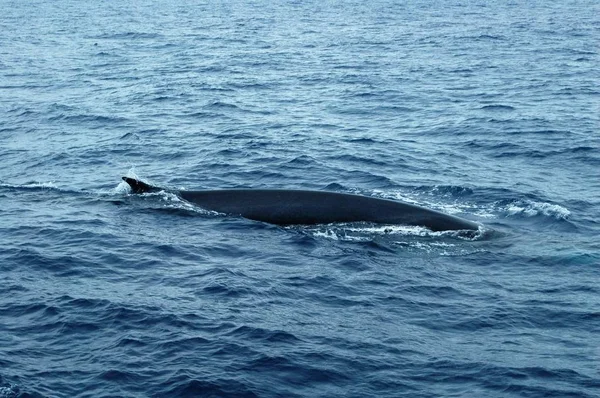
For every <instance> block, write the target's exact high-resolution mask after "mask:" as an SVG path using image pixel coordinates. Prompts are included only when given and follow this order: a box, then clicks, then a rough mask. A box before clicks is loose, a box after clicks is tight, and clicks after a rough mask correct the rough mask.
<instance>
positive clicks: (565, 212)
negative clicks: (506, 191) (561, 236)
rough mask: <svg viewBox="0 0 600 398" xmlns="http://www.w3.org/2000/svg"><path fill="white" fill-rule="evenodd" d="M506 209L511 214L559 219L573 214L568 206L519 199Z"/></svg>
mask: <svg viewBox="0 0 600 398" xmlns="http://www.w3.org/2000/svg"><path fill="white" fill-rule="evenodd" d="M504 211H505V212H506V213H508V215H510V216H514V215H523V216H526V217H534V216H538V215H543V216H546V217H552V218H555V219H557V220H564V219H567V218H568V217H569V216H570V215H571V212H570V211H569V209H567V208H566V207H563V206H560V205H557V204H552V203H547V202H536V201H517V202H514V203H511V204H509V205H507V206H506V207H505V209H504Z"/></svg>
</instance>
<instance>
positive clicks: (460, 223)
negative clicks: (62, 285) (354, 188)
mask: <svg viewBox="0 0 600 398" xmlns="http://www.w3.org/2000/svg"><path fill="white" fill-rule="evenodd" d="M123 180H124V181H125V182H127V184H129V186H130V187H131V189H132V191H133V192H134V193H145V192H159V191H162V190H163V189H162V188H159V187H154V186H151V185H148V184H146V183H144V182H142V181H139V180H136V179H134V178H129V177H123ZM174 193H175V194H177V195H178V196H179V197H180V198H182V199H184V200H186V201H188V202H190V203H193V204H195V205H198V206H200V207H201V208H203V209H206V210H213V211H216V212H219V213H225V214H232V215H240V216H242V217H244V218H248V219H250V220H256V221H263V222H267V223H270V224H276V225H295V224H300V225H302V224H304V225H311V224H329V223H338V222H359V221H366V222H373V223H379V224H403V225H413V226H423V227H427V228H429V229H430V230H432V231H449V230H477V229H479V225H478V224H477V223H475V222H472V221H469V220H464V219H462V218H459V217H455V216H451V215H449V214H444V213H442V212H439V211H436V210H431V209H427V208H425V207H421V206H417V205H414V204H410V203H405V202H400V201H396V200H388V199H379V198H372V197H368V196H362V195H354V194H347V193H339V192H329V191H308V190H288V189H221V190H203V191H176V192H174Z"/></svg>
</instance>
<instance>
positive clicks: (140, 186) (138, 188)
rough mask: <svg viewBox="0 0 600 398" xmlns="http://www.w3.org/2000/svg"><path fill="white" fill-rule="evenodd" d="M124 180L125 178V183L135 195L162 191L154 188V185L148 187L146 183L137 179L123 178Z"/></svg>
mask: <svg viewBox="0 0 600 398" xmlns="http://www.w3.org/2000/svg"><path fill="white" fill-rule="evenodd" d="M122 178H123V181H125V182H126V183H127V184H129V186H130V187H131V190H132V191H133V193H145V192H158V191H162V189H161V188H158V187H153V186H152V185H148V184H146V183H145V182H142V181H140V180H136V179H135V178H129V177H122Z"/></svg>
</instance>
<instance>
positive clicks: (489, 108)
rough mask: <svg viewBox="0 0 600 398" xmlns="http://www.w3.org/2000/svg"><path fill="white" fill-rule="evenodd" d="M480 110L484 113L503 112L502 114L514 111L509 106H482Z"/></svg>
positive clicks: (513, 108)
mask: <svg viewBox="0 0 600 398" xmlns="http://www.w3.org/2000/svg"><path fill="white" fill-rule="evenodd" d="M479 109H482V110H486V111H504V112H508V111H514V110H515V107H513V106H510V105H500V104H498V105H484V106H482V107H481V108H479Z"/></svg>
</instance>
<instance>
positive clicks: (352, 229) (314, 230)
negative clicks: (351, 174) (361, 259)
mask: <svg viewBox="0 0 600 398" xmlns="http://www.w3.org/2000/svg"><path fill="white" fill-rule="evenodd" d="M288 228H294V229H297V228H299V227H298V226H296V227H288ZM301 228H303V230H304V231H305V232H307V233H309V234H310V235H312V236H314V237H316V238H325V239H330V240H337V241H346V242H370V241H372V240H374V239H375V238H380V237H383V238H386V239H390V240H391V241H393V240H394V239H398V238H403V239H404V238H435V239H440V238H451V239H460V240H468V241H473V240H479V239H482V238H483V237H484V236H485V234H486V232H487V231H486V230H485V229H484V228H483V227H479V229H478V230H477V231H432V230H430V229H428V228H425V227H420V226H411V225H385V224H384V225H357V224H352V223H350V224H325V225H317V226H304V227H301ZM440 244H441V243H440V242H437V243H436V245H438V246H439V245H440Z"/></svg>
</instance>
